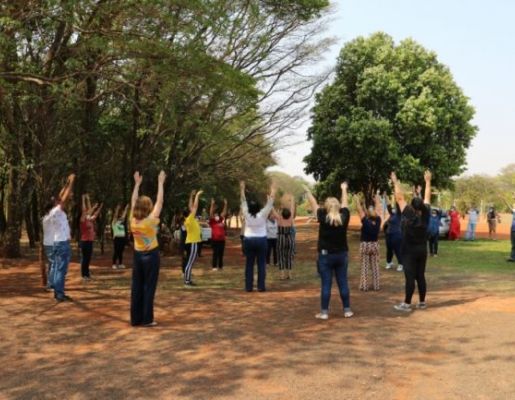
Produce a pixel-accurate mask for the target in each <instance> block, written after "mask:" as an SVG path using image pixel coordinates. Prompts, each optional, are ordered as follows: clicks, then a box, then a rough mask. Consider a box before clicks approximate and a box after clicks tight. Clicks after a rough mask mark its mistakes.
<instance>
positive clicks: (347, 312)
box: [343, 310, 354, 318]
mask: <svg viewBox="0 0 515 400" xmlns="http://www.w3.org/2000/svg"><path fill="white" fill-rule="evenodd" d="M353 315H354V313H353V312H352V311H351V310H347V311H345V312H344V313H343V317H344V318H351V317H352V316H353Z"/></svg>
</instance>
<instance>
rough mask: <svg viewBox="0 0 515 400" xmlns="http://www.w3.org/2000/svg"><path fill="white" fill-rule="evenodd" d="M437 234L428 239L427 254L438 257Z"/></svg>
mask: <svg viewBox="0 0 515 400" xmlns="http://www.w3.org/2000/svg"><path fill="white" fill-rule="evenodd" d="M438 239H439V238H438V233H437V234H430V235H429V237H428V242H429V254H431V255H433V254H436V255H438Z"/></svg>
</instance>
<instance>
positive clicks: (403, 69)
mask: <svg viewBox="0 0 515 400" xmlns="http://www.w3.org/2000/svg"><path fill="white" fill-rule="evenodd" d="M473 115H474V109H473V108H472V106H471V105H470V103H469V99H468V98H467V97H466V96H465V95H464V94H463V92H462V90H461V89H460V88H459V87H458V85H457V84H456V83H455V82H454V79H453V77H452V75H451V72H450V71H449V69H448V68H447V67H446V66H445V65H443V64H442V63H441V62H439V61H438V58H437V56H436V54H435V53H434V52H431V51H428V50H426V49H424V48H423V47H422V46H421V45H419V44H417V43H416V42H415V41H413V40H412V39H407V40H404V41H402V42H400V43H399V44H395V43H394V41H393V39H392V38H391V37H390V36H388V35H386V34H384V33H375V34H373V35H371V36H370V37H368V38H364V37H359V38H357V39H355V40H353V41H351V42H349V43H347V44H346V45H345V46H344V47H343V48H342V50H341V52H340V55H339V58H338V63H337V66H336V71H335V77H334V82H333V83H332V84H330V85H328V86H326V87H325V88H324V89H323V90H322V92H321V93H319V94H317V96H316V105H315V107H314V109H313V117H312V125H311V127H310V128H309V130H308V138H309V139H310V140H312V141H313V148H312V151H311V154H309V155H308V156H307V157H306V158H305V161H306V164H307V166H306V168H305V170H306V172H307V173H312V174H313V175H314V176H315V179H316V180H317V181H321V183H322V185H320V188H319V189H320V191H322V192H331V191H333V192H334V191H335V190H337V185H338V184H339V182H340V181H342V180H344V179H345V180H348V181H349V183H350V188H351V190H353V191H361V192H363V193H364V194H365V196H366V198H367V199H368V201H370V200H371V198H372V196H373V194H374V193H375V191H376V190H377V189H386V188H387V187H388V177H389V174H390V171H392V170H395V171H397V173H398V176H399V177H400V179H402V180H403V181H405V182H408V183H412V184H418V183H422V181H423V179H422V177H423V171H424V169H426V168H429V169H431V170H432V171H433V176H434V184H435V185H436V186H440V187H446V186H449V185H450V184H451V177H453V176H456V175H459V174H460V173H461V172H463V166H464V164H465V158H466V150H467V148H468V147H469V146H470V143H471V140H472V138H473V137H474V135H475V133H476V127H475V126H473V125H472V124H471V120H472V118H473Z"/></svg>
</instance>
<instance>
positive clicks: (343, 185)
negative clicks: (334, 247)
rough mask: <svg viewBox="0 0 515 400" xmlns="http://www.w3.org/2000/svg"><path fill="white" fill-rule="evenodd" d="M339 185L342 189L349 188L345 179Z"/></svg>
mask: <svg viewBox="0 0 515 400" xmlns="http://www.w3.org/2000/svg"><path fill="white" fill-rule="evenodd" d="M340 187H341V189H342V191H346V190H347V189H348V188H349V184H348V183H347V181H345V182H342V184H341V185H340Z"/></svg>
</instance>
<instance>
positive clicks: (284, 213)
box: [281, 208, 291, 219]
mask: <svg viewBox="0 0 515 400" xmlns="http://www.w3.org/2000/svg"><path fill="white" fill-rule="evenodd" d="M281 215H282V216H283V218H284V219H289V218H290V217H291V211H290V210H289V209H288V208H283V210H282V212H281Z"/></svg>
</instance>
